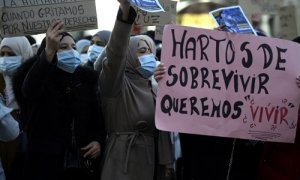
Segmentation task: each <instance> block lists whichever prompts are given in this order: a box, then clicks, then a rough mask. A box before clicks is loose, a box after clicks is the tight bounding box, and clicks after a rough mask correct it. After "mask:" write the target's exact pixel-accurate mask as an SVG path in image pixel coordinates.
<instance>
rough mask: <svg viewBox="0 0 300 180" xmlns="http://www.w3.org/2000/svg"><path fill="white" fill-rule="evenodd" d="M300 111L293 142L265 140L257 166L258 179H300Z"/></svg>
mask: <svg viewBox="0 0 300 180" xmlns="http://www.w3.org/2000/svg"><path fill="white" fill-rule="evenodd" d="M299 123H300V111H299V114H298V126H297V133H296V140H295V143H294V144H292V143H276V142H266V143H265V144H264V153H263V156H262V158H261V163H260V166H259V180H265V179H272V180H299V179H300V129H299V128H300V124H299Z"/></svg>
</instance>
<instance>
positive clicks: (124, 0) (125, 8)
mask: <svg viewBox="0 0 300 180" xmlns="http://www.w3.org/2000/svg"><path fill="white" fill-rule="evenodd" d="M118 1H119V3H120V8H121V10H122V19H123V20H127V18H128V13H129V9H130V3H129V2H128V0H118Z"/></svg>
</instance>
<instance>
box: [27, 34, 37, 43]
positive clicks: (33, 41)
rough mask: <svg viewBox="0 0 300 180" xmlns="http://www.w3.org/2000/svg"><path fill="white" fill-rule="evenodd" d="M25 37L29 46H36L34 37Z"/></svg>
mask: <svg viewBox="0 0 300 180" xmlns="http://www.w3.org/2000/svg"><path fill="white" fill-rule="evenodd" d="M25 37H26V38H27V39H28V41H29V43H30V45H33V44H36V40H35V38H34V37H32V36H30V35H26V36H25Z"/></svg>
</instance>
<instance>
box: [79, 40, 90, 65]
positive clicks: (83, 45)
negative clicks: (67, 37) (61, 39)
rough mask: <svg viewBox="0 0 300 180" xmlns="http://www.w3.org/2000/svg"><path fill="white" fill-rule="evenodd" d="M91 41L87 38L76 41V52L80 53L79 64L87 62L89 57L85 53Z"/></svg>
mask: <svg viewBox="0 0 300 180" xmlns="http://www.w3.org/2000/svg"><path fill="white" fill-rule="evenodd" d="M90 44H91V41H90V40H87V39H80V40H79V41H77V42H76V49H77V51H78V53H79V54H80V60H81V64H85V63H87V61H88V59H89V57H88V54H87V51H88V49H89V47H90Z"/></svg>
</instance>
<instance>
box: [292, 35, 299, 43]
mask: <svg viewBox="0 0 300 180" xmlns="http://www.w3.org/2000/svg"><path fill="white" fill-rule="evenodd" d="M293 41H294V42H296V43H299V44H300V36H298V37H296V38H295V39H293Z"/></svg>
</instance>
